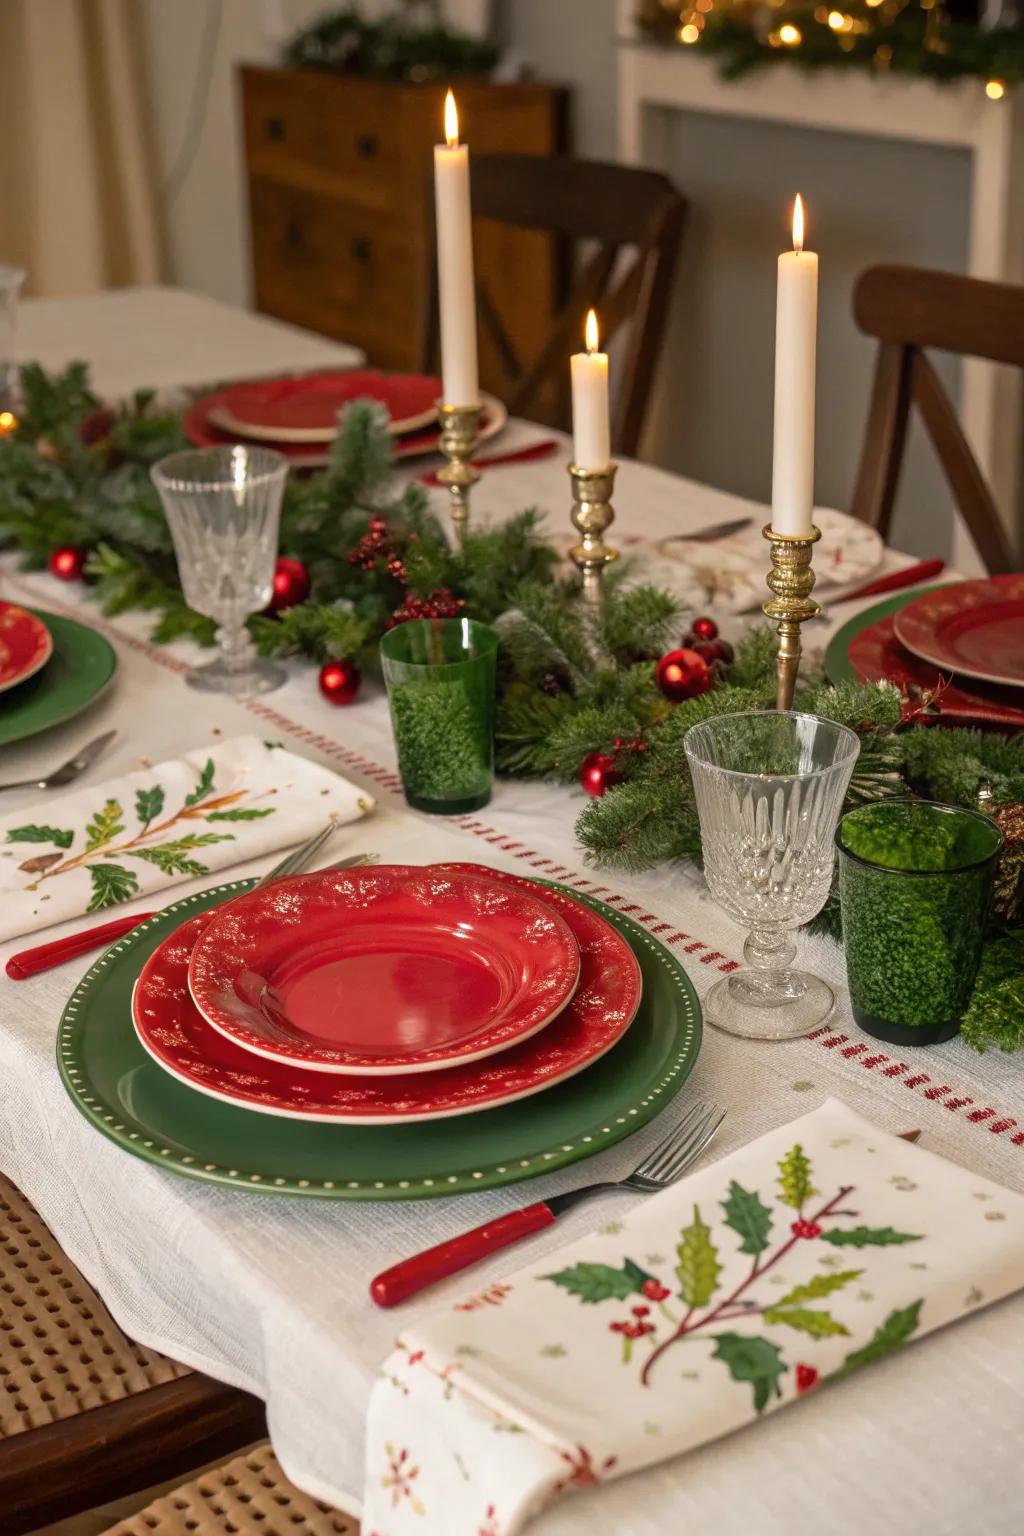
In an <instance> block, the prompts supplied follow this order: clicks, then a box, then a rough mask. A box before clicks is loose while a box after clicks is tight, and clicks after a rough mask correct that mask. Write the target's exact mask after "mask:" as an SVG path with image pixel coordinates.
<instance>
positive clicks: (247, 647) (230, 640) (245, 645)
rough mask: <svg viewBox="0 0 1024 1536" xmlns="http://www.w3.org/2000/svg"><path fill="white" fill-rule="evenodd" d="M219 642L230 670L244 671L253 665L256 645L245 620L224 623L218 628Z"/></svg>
mask: <svg viewBox="0 0 1024 1536" xmlns="http://www.w3.org/2000/svg"><path fill="white" fill-rule="evenodd" d="M217 644H218V645H219V646H220V650H221V656H222V658H223V661H224V665H225V667H226V668H227V670H228V671H229V672H244V671H245V670H246V668H247V667H250V666H251V665H252V662H253V658H254V656H255V647H254V646H253V643H252V636H251V635H250V633H249V630H248V628H247V627H246V624H245V621H244V620H243V621H242V623H240V624H237V623H236V624H222V625H221V627H220V628H219V629H218V630H217Z"/></svg>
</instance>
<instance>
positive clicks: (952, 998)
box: [836, 800, 1002, 1045]
mask: <svg viewBox="0 0 1024 1536" xmlns="http://www.w3.org/2000/svg"><path fill="white" fill-rule="evenodd" d="M1001 844H1002V836H1001V834H1000V831H999V828H998V827H997V826H996V824H995V822H994V821H992V820H991V819H990V818H989V817H988V816H983V815H981V814H980V812H978V811H967V810H963V809H961V808H960V807H959V806H955V805H936V804H934V803H933V802H932V801H929V800H881V801H876V802H875V803H874V804H872V805H862V806H858V807H857V808H856V809H855V810H852V811H848V812H847V813H846V815H845V816H844V817H843V819H842V821H841V822H840V823H839V827H838V830H837V831H836V845H837V847H838V849H839V895H840V901H841V904H842V913H843V944H844V947H845V949H846V974H847V978H848V980H849V984H850V1001H851V1002H852V1004H853V1016H854V1018H855V1019H856V1020H857V1023H858V1024H859V1025H860V1027H861V1029H863V1030H865V1031H866V1032H867V1033H868V1034H869V1035H875V1036H876V1037H877V1038H878V1039H879V1040H890V1041H892V1042H893V1043H894V1044H896V1045H933V1044H935V1043H936V1042H937V1041H940V1040H949V1039H951V1038H952V1037H953V1036H954V1035H955V1034H956V1033H957V1031H958V1030H959V1028H960V1020H961V1018H962V1016H963V1012H964V1009H965V1008H966V1007H967V1003H968V1000H969V999H970V996H971V991H972V989H973V987H974V982H975V979H976V977H977V974H978V966H979V964H980V961H981V947H982V942H983V940H984V934H985V925H986V921H987V919H988V912H989V901H990V898H991V891H992V876H993V873H994V870H995V863H996V857H997V855H998V853H999V849H1000V846H1001Z"/></svg>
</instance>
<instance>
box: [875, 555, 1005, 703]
mask: <svg viewBox="0 0 1024 1536" xmlns="http://www.w3.org/2000/svg"><path fill="white" fill-rule="evenodd" d="M895 630H896V638H897V639H898V640H899V641H900V643H901V644H902V645H905V646H906V648H907V650H908V651H913V653H914V655H915V656H920V657H922V658H923V659H924V660H925V661H930V662H931V663H932V665H933V666H935V667H939V668H941V669H942V671H943V672H958V673H961V674H962V675H963V676H964V677H976V678H978V679H980V681H981V682H983V683H998V684H1001V685H1004V686H1008V687H1017V688H1020V687H1024V573H1020V572H1018V573H1017V574H1016V575H1013V576H988V577H985V578H984V579H983V580H980V581H958V582H954V583H953V584H952V585H951V586H948V587H936V589H935V590H934V591H933V592H926V593H925V594H924V595H923V596H922V597H919V598H916V599H915V600H914V602H912V603H908V604H907V606H906V607H905V608H902V609H901V610H900V612H899V613H898V614H897V615H896V622H895Z"/></svg>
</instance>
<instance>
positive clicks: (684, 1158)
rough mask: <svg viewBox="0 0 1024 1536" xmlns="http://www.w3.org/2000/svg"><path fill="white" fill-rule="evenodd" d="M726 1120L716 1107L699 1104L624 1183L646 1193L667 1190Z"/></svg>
mask: <svg viewBox="0 0 1024 1536" xmlns="http://www.w3.org/2000/svg"><path fill="white" fill-rule="evenodd" d="M724 1119H725V1111H724V1110H723V1109H719V1108H718V1107H717V1106H716V1105H714V1104H695V1105H694V1106H693V1108H692V1109H690V1110H688V1111H687V1113H686V1114H685V1115H684V1116H683V1118H682V1120H680V1122H679V1124H678V1125H677V1126H675V1127H674V1129H673V1130H671V1131H669V1133H668V1135H667V1136H666V1137H665V1138H664V1139H663V1140H662V1141H659V1142H658V1144H657V1146H656V1147H654V1148H653V1150H652V1151H650V1152H649V1153H648V1154H647V1156H646V1157H645V1158H644V1159H643V1161H642V1162H641V1163H639V1164H638V1165H637V1167H636V1168H634V1170H633V1172H632V1173H631V1174H630V1175H629V1177H628V1178H625V1179H623V1181H622V1182H623V1184H625V1185H626V1186H627V1188H630V1189H638V1190H642V1191H643V1192H644V1193H645V1194H649V1193H653V1191H654V1190H658V1189H664V1188H665V1187H666V1185H668V1184H672V1183H674V1181H675V1180H676V1179H677V1178H678V1177H679V1175H680V1174H681V1173H682V1171H683V1169H684V1168H686V1167H687V1166H688V1165H689V1164H690V1163H692V1162H694V1161H695V1159H696V1158H697V1157H698V1156H699V1154H700V1153H701V1152H702V1151H703V1150H704V1148H705V1147H706V1146H707V1144H708V1142H709V1141H710V1140H711V1138H712V1136H714V1134H715V1132H716V1131H717V1130H718V1127H719V1126H720V1125H721V1123H722V1121H723V1120H724Z"/></svg>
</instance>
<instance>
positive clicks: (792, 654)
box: [761, 523, 821, 709]
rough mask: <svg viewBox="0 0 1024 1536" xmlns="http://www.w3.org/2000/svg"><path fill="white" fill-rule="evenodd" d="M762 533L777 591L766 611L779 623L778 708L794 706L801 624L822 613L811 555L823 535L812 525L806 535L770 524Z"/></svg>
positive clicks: (771, 581)
mask: <svg viewBox="0 0 1024 1536" xmlns="http://www.w3.org/2000/svg"><path fill="white" fill-rule="evenodd" d="M761 532H762V534H763V535H764V537H765V538H766V539H767V540H768V542H769V544H770V545H771V561H772V568H771V570H770V571H769V572H768V578H767V580H768V585H769V587H770V588H771V590H772V592H773V594H774V596H772V597H770V598H769V599H768V601H767V602H766V603H765V604H764V607H763V611H764V613H765V615H766V616H767V617H768V618H769V619H775V620H777V622H778V635H779V654H778V657H777V659H776V663H775V671H776V677H777V679H778V684H777V688H776V693H775V707H776V709H791V708H792V707H793V695H794V693H795V691H796V678H797V673H798V671H799V670H800V652H801V646H800V626H801V624H803V623H804V622H805V620H807V619H813V618H816V617H817V615H818V614H819V613H820V612H821V605H820V604H819V603H816V602H815V601H814V599H813V598H812V597H811V589H812V588H813V586H814V571H813V570H812V569H811V556H812V554H813V553H814V546H815V544H816V543H817V542H818V540H819V539H820V538H821V534H820V532H819V530H818V529H817V528H812V529H811V531H810V534H809V535H808V536H807V537H806V538H803V537H801V536H799V535H796V534H789V533H776V532H775V530H774V528H773V527H772V526H771V524H770V523H768V524H766V525H765V527H764V528H762V530H761Z"/></svg>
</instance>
